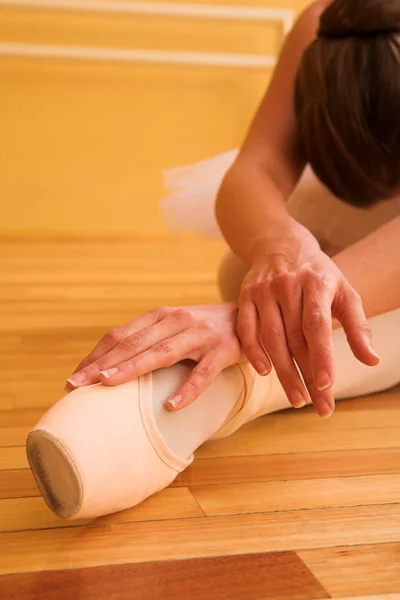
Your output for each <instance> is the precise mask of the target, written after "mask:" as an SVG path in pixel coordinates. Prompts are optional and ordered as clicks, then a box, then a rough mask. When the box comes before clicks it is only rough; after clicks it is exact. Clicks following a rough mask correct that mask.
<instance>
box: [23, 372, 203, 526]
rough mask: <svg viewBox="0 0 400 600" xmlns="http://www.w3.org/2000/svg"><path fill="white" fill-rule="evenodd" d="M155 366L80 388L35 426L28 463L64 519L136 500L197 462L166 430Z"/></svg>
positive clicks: (119, 507) (101, 512)
mask: <svg viewBox="0 0 400 600" xmlns="http://www.w3.org/2000/svg"><path fill="white" fill-rule="evenodd" d="M151 394H152V375H151V373H150V374H148V375H145V376H143V377H140V378H139V379H135V380H133V381H130V382H128V383H125V384H122V385H119V386H116V387H108V386H104V385H102V384H95V385H92V386H88V387H83V388H78V389H77V390H74V391H73V392H71V393H70V394H68V395H66V396H64V398H62V399H61V400H60V401H59V402H57V404H55V405H54V406H53V407H52V408H51V409H50V410H49V411H48V412H47V413H46V414H45V415H44V416H43V417H42V418H41V419H40V421H39V423H38V424H37V425H36V426H35V427H34V428H33V429H32V431H30V433H29V434H28V438H27V442H26V450H27V456H28V461H29V465H30V467H31V470H32V473H33V475H34V477H35V480H36V483H37V485H38V487H39V489H40V491H41V493H42V495H43V498H44V500H45V501H46V503H47V505H48V506H49V508H50V509H51V510H52V511H53V512H55V513H56V514H57V515H58V516H60V517H63V518H65V519H82V518H83V519H85V518H95V517H99V516H102V515H105V514H110V513H113V512H116V511H119V510H123V509H126V508H129V507H132V506H134V505H136V504H139V503H140V502H142V501H143V500H144V499H145V498H147V497H148V496H151V495H152V494H154V493H155V492H157V491H159V490H161V489H164V488H165V487H166V486H168V485H169V484H170V483H171V482H172V481H173V480H174V479H175V477H176V476H177V475H178V473H180V472H181V471H183V470H184V469H185V468H186V467H187V466H189V465H190V463H191V462H192V461H193V458H194V457H193V456H191V457H190V458H189V459H188V460H185V459H183V458H182V457H180V456H177V455H176V454H174V453H173V452H172V451H171V450H170V449H169V448H168V446H167V445H166V443H165V441H164V440H163V438H162V437H161V434H160V433H159V431H158V428H157V426H156V424H155V422H154V417H153V411H152V402H151Z"/></svg>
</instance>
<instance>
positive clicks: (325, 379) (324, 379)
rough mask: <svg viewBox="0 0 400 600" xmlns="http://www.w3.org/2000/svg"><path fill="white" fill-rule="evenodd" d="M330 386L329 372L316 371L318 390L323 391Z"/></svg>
mask: <svg viewBox="0 0 400 600" xmlns="http://www.w3.org/2000/svg"><path fill="white" fill-rule="evenodd" d="M331 386H332V381H331V378H330V376H329V373H327V372H326V371H319V373H317V388H318V389H319V391H320V392H323V391H324V390H327V389H328V388H330V387H331Z"/></svg>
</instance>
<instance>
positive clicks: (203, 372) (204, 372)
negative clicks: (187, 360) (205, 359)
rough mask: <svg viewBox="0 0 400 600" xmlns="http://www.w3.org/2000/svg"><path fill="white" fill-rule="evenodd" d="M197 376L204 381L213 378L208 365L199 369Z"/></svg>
mask: <svg viewBox="0 0 400 600" xmlns="http://www.w3.org/2000/svg"><path fill="white" fill-rule="evenodd" d="M196 376H197V377H199V378H200V379H202V380H206V379H209V378H210V377H211V367H210V366H208V365H201V366H199V367H197V369H196Z"/></svg>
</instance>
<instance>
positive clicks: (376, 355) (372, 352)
mask: <svg viewBox="0 0 400 600" xmlns="http://www.w3.org/2000/svg"><path fill="white" fill-rule="evenodd" d="M369 349H370V352H371V354H373V355H374V356H375V357H376V358H377V359H378V360H379V362H378V365H380V364H381V363H382V361H381V357H380V356H379V355H378V354H377V353H376V352H375V350H374V349H373V347H372V346H370V347H369Z"/></svg>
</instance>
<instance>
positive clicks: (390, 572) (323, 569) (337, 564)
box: [299, 542, 400, 597]
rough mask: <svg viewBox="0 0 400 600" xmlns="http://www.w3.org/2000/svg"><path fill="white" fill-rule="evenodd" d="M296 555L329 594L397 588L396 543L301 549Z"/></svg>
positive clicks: (399, 559)
mask: <svg viewBox="0 0 400 600" xmlns="http://www.w3.org/2000/svg"><path fill="white" fill-rule="evenodd" d="M299 556H300V558H301V559H302V560H303V561H304V562H305V564H306V565H307V566H308V567H309V568H310V569H311V571H312V572H313V573H314V575H315V576H316V577H317V579H318V580H319V581H320V582H321V583H322V584H323V586H324V587H325V589H326V590H327V591H328V593H329V594H330V595H331V596H334V597H336V596H343V595H345V594H346V595H354V596H357V595H363V594H365V595H368V594H384V593H390V592H398V591H399V590H400V543H399V542H396V543H394V544H372V545H363V546H352V547H348V546H342V547H341V546H339V547H337V548H320V549H318V550H302V551H300V552H299Z"/></svg>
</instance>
